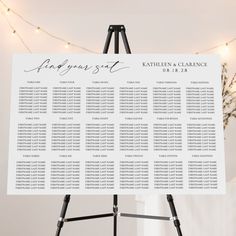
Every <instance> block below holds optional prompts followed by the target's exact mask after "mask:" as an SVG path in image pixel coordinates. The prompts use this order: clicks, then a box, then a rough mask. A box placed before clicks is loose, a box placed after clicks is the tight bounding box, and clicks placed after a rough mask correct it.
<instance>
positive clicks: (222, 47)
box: [0, 0, 236, 57]
mask: <svg viewBox="0 0 236 236" xmlns="http://www.w3.org/2000/svg"><path fill="white" fill-rule="evenodd" d="M0 3H1V4H2V6H3V8H4V11H3V10H2V11H1V15H2V16H3V17H4V18H5V20H6V22H7V24H8V26H9V27H10V28H11V30H12V34H13V35H16V36H17V37H18V38H19V40H20V41H21V43H22V44H23V46H24V47H25V48H26V49H27V51H29V52H31V49H30V48H29V47H28V46H27V44H26V43H25V41H24V40H23V37H22V36H21V35H20V34H19V32H18V31H16V29H15V27H13V25H12V24H11V23H10V21H9V19H8V17H9V15H10V13H12V14H14V15H15V16H17V17H18V18H19V19H20V20H22V21H23V22H24V23H26V24H28V25H29V26H31V27H33V28H34V31H35V33H39V32H42V33H44V34H46V35H47V36H49V37H51V38H53V39H56V40H58V41H61V42H62V43H63V44H64V48H65V49H69V48H70V47H75V48H79V49H81V50H83V51H86V52H90V53H98V52H95V51H93V50H90V49H88V48H86V47H83V46H80V45H78V44H75V43H72V42H70V41H68V40H66V39H64V38H62V37H58V36H56V35H54V34H52V33H50V32H49V31H47V30H45V29H44V28H42V27H40V26H38V25H35V24H33V23H32V22H30V21H28V20H27V19H26V18H25V17H23V16H22V15H21V14H19V13H18V12H16V11H15V10H14V9H12V8H10V7H9V6H8V5H7V4H6V3H5V2H4V1H2V0H0ZM234 42H236V38H232V39H231V40H229V41H227V42H225V43H222V44H219V45H215V46H213V47H210V48H206V49H204V50H200V51H197V52H195V54H202V53H208V52H211V51H214V50H216V49H218V50H219V53H220V55H221V56H223V57H226V56H227V55H228V54H229V45H230V44H232V43H234Z"/></svg>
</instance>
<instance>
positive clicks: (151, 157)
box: [8, 54, 225, 194]
mask: <svg viewBox="0 0 236 236" xmlns="http://www.w3.org/2000/svg"><path fill="white" fill-rule="evenodd" d="M12 72H13V75H12V92H11V114H10V117H11V119H10V143H9V171H8V193H9V194H68V193H70V194H114V193H116V194H142V193H174V194H218V193H224V189H225V173H224V172H225V171H224V148H223V141H224V137H223V119H222V101H221V78H220V73H221V66H220V62H219V59H218V58H217V57H216V56H205V55H165V54H163V55H162V54H160V55H155V54H150V55H145V54H144V55H138V54H136V55H135V54H132V55H123V54H119V55H71V54H53V55H46V54H30V55H29V54H23V55H15V56H14V59H13V71H12Z"/></svg>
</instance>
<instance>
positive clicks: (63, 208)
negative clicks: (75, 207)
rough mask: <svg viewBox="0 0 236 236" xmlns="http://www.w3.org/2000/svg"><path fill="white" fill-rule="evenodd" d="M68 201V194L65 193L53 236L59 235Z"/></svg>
mask: <svg viewBox="0 0 236 236" xmlns="http://www.w3.org/2000/svg"><path fill="white" fill-rule="evenodd" d="M69 202H70V195H65V197H64V200H63V205H62V208H61V214H60V218H59V220H58V222H57V231H56V235H55V236H59V235H60V233H61V228H62V227H63V225H64V218H65V215H66V211H67V207H68V204H69Z"/></svg>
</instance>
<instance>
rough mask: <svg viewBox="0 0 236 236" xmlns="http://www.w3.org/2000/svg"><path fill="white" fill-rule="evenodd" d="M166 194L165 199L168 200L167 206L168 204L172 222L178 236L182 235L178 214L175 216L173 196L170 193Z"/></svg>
mask: <svg viewBox="0 0 236 236" xmlns="http://www.w3.org/2000/svg"><path fill="white" fill-rule="evenodd" d="M166 196H167V201H168V203H169V206H170V210H171V214H172V218H173V222H174V225H175V227H176V230H177V233H178V236H182V232H181V229H180V221H179V219H178V216H177V212H176V209H175V204H174V200H173V197H172V195H170V194H168V195H166Z"/></svg>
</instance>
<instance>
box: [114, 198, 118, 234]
mask: <svg viewBox="0 0 236 236" xmlns="http://www.w3.org/2000/svg"><path fill="white" fill-rule="evenodd" d="M113 213H114V217H113V218H114V220H113V222H114V223H113V224H114V225H113V236H117V213H118V196H117V195H113Z"/></svg>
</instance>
